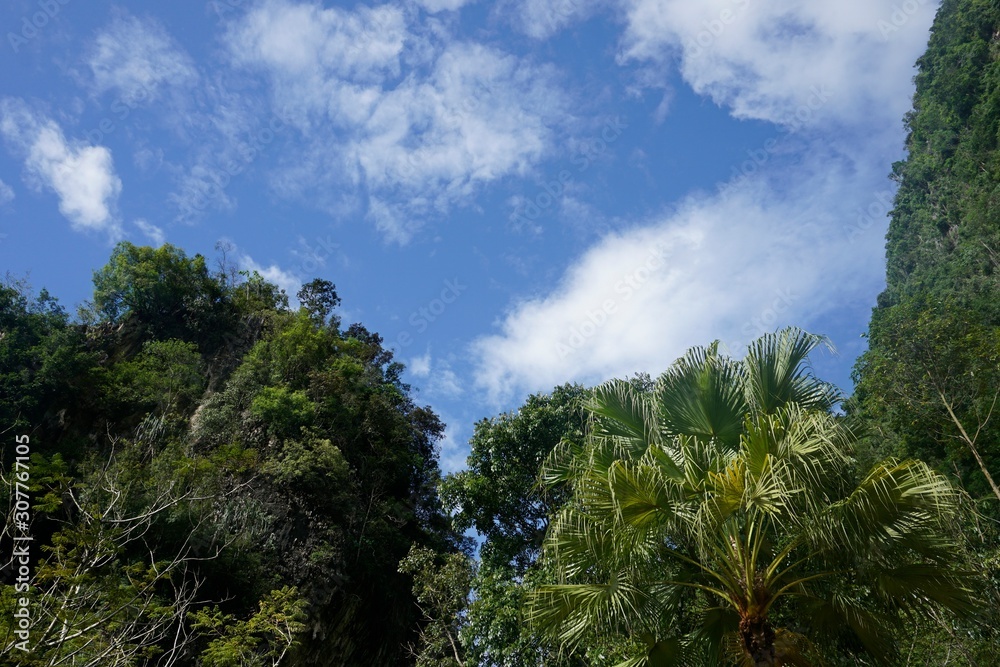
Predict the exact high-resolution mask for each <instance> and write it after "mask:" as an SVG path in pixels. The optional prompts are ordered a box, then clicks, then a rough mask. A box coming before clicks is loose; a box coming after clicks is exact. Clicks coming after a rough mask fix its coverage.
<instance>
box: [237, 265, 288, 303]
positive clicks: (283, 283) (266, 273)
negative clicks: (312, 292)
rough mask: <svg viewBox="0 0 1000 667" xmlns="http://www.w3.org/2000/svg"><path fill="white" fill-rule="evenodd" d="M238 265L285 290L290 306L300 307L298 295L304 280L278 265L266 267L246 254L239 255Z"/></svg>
mask: <svg viewBox="0 0 1000 667" xmlns="http://www.w3.org/2000/svg"><path fill="white" fill-rule="evenodd" d="M237 263H238V264H239V265H240V266H242V267H243V268H244V269H246V270H247V271H256V272H257V273H259V274H260V275H261V277H262V278H263V279H264V280H266V281H267V282H269V283H272V284H274V285H277V286H278V287H280V288H281V289H283V290H284V291H285V294H287V295H288V302H289V304H291V306H292V307H293V308H296V307H298V305H299V300H298V297H296V294H298V293H299V290H300V289H301V288H302V280H301V279H300V278H299V277H298V276H297V275H295V274H294V273H293V272H291V271H287V270H285V269H282V268H281V267H280V266H278V265H277V264H269V265H267V266H264V265H263V264H260V263H258V262H257V261H255V260H254V258H253V257H251V256H250V255H247V254H245V253H240V254H239V255H238V257H237Z"/></svg>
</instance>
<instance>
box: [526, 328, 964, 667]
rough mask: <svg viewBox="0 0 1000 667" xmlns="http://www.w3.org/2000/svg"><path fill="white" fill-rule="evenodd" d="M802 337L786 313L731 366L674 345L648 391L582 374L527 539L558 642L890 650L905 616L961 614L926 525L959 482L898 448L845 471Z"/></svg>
mask: <svg viewBox="0 0 1000 667" xmlns="http://www.w3.org/2000/svg"><path fill="white" fill-rule="evenodd" d="M820 342H821V339H820V338H818V337H816V336H812V335H809V334H806V333H804V332H801V331H799V330H795V329H787V330H784V331H781V332H779V333H777V334H771V335H767V336H764V337H762V338H760V339H758V340H757V341H755V342H754V343H752V344H751V345H750V348H749V351H748V353H747V355H746V357H745V358H744V359H743V360H742V361H740V362H736V361H732V360H730V359H728V358H725V357H722V356H720V355H719V354H718V352H717V347H716V345H712V346H710V347H709V348H695V349H692V350H690V351H689V352H688V353H687V354H686V355H685V356H684V357H682V358H681V359H679V360H678V361H677V362H676V363H675V364H674V365H673V366H672V367H671V368H670V369H669V370H667V371H666V372H665V373H664V374H663V375H662V376H661V377H660V378H659V380H658V381H657V383H656V386H655V388H654V390H653V391H652V392H643V391H641V390H638V389H636V388H635V387H634V386H633V385H631V384H629V383H626V382H623V381H612V382H609V383H607V384H605V385H602V386H601V387H599V388H597V389H596V390H595V392H594V397H593V399H592V400H591V402H590V404H589V406H588V407H589V409H590V411H591V412H592V414H593V415H594V420H593V422H592V427H591V431H590V434H589V437H588V439H587V441H586V443H584V444H583V445H579V446H574V445H572V444H569V443H567V444H565V445H563V446H561V447H560V448H559V450H557V451H556V452H555V453H554V454H553V456H552V457H551V459H550V460H549V461H548V462H547V463H546V467H545V470H544V472H543V477H544V479H545V480H546V481H547V483H550V484H559V483H569V484H570V486H571V489H572V492H573V495H572V499H571V501H570V502H569V503H568V504H567V505H566V506H565V507H564V509H563V510H562V511H561V512H560V513H559V515H558V517H557V518H556V519H555V521H554V523H553V525H552V527H551V528H550V530H549V533H548V535H547V537H546V543H545V556H546V559H547V560H548V561H549V562H551V563H552V564H553V565H554V567H555V568H556V569H557V572H558V574H559V575H560V577H561V578H562V583H559V584H555V585H543V586H540V587H538V588H536V589H535V590H534V591H533V593H532V595H531V599H530V618H531V619H532V621H533V622H534V623H536V624H538V625H539V626H540V627H541V628H544V629H547V630H549V631H551V632H554V633H555V634H556V635H557V636H558V637H559V639H560V640H561V641H562V642H563V643H564V644H567V645H570V646H572V645H575V644H578V643H580V642H581V641H583V640H584V639H585V638H586V637H587V635H588V633H591V632H594V631H595V629H596V630H598V631H599V632H601V633H606V632H614V631H617V632H621V633H626V634H628V635H629V636H631V637H633V638H635V639H641V640H642V641H643V642H644V643H645V648H644V649H643V650H642V651H641V653H640V654H639V655H636V656H635V657H633V658H632V659H630V660H628V661H625V662H623V663H622V665H635V666H638V665H650V666H654V667H658V666H660V665H675V664H676V665H681V664H684V665H687V664H705V665H719V664H745V665H757V666H765V665H781V664H796V665H811V664H822V661H823V657H824V656H826V655H829V651H830V650H831V648H830V647H836V648H837V651H836V653H840V654H849V653H857V654H861V655H867V656H869V657H871V658H872V659H874V660H875V661H877V662H879V663H880V664H888V663H889V662H890V661H891V659H892V658H893V657H894V656H895V655H896V645H895V640H894V638H895V635H896V633H898V631H899V629H900V627H901V626H902V625H903V619H904V618H909V617H920V616H922V615H923V616H926V615H927V614H929V613H930V610H933V609H935V608H937V607H941V608H945V609H949V610H951V611H953V612H956V613H959V614H966V615H971V614H972V613H974V611H975V609H976V602H977V600H976V597H975V595H974V593H973V590H974V586H975V583H974V579H973V577H972V575H970V574H969V573H966V572H963V571H960V570H957V569H956V568H954V567H953V566H951V565H950V563H951V560H952V558H953V557H954V555H955V553H956V552H959V551H960V550H961V547H960V545H959V544H958V543H957V542H956V541H955V540H954V539H952V537H951V536H950V535H949V534H948V533H947V531H946V530H945V528H944V524H945V522H946V521H947V520H948V518H949V517H951V516H953V515H954V514H955V513H956V512H957V511H958V507H959V495H958V493H957V492H956V491H955V489H954V488H953V487H952V486H951V485H950V484H949V483H948V481H947V480H946V479H945V478H944V477H942V476H941V475H938V474H937V473H935V472H933V471H932V470H931V469H930V468H929V467H928V466H927V465H926V464H923V463H921V462H919V461H914V460H894V459H889V460H886V461H883V462H881V463H880V464H878V465H876V466H875V467H874V468H872V469H871V470H870V471H869V472H868V473H867V474H866V475H864V476H863V478H862V479H861V480H860V482H857V481H856V480H855V479H854V478H853V470H852V459H851V457H850V452H851V449H850V447H851V442H852V436H851V434H850V433H849V432H848V431H846V429H845V428H844V427H843V425H842V424H841V422H840V421H839V420H838V419H837V418H836V417H834V416H833V415H831V414H830V411H829V409H830V407H831V405H832V404H833V403H834V401H835V400H836V398H837V394H836V392H835V390H834V389H833V388H832V387H830V386H829V385H827V384H825V383H823V382H820V381H819V380H817V379H816V378H814V377H813V376H811V375H810V374H809V373H808V371H807V369H806V366H805V363H806V360H807V355H808V353H809V352H810V351H811V350H812V349H813V348H814V347H815V346H816V345H818V344H819V343H820Z"/></svg>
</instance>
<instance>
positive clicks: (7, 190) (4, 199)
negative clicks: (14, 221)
mask: <svg viewBox="0 0 1000 667" xmlns="http://www.w3.org/2000/svg"><path fill="white" fill-rule="evenodd" d="M14 196H15V195H14V190H13V188H11V187H10V186H9V185H7V184H6V183H4V182H3V181H2V180H0V206H3V205H5V204H9V203H11V202H12V201H14Z"/></svg>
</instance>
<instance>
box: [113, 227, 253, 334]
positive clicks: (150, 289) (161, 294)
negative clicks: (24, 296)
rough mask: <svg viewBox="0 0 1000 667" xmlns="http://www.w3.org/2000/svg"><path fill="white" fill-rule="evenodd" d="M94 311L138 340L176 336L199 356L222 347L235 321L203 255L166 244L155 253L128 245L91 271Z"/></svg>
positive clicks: (221, 287) (153, 250) (222, 289)
mask: <svg viewBox="0 0 1000 667" xmlns="http://www.w3.org/2000/svg"><path fill="white" fill-rule="evenodd" d="M247 284H248V285H249V282H248V283H247ZM93 308H94V310H95V315H97V316H98V318H100V319H103V320H104V321H106V322H108V323H110V324H123V325H125V324H127V325H128V328H129V332H131V333H132V334H133V335H135V336H137V337H138V338H139V339H140V340H145V339H147V338H154V339H158V340H165V339H169V338H176V339H179V340H184V341H188V342H193V343H196V344H197V345H198V346H199V349H201V350H202V351H203V352H207V351H209V350H214V349H216V348H217V347H218V346H219V344H221V342H222V337H223V335H224V333H225V331H228V330H231V329H232V328H233V325H234V317H235V311H234V310H233V308H232V306H231V303H230V301H229V300H228V299H227V298H226V288H225V284H224V283H223V282H222V280H221V278H220V277H217V276H213V275H212V274H211V273H210V272H209V270H208V267H207V266H206V263H205V258H204V257H202V256H201V255H195V256H194V257H190V258H189V257H188V256H187V255H185V254H184V252H183V251H182V250H180V249H179V248H176V247H174V246H172V245H170V244H164V245H163V246H161V247H160V248H156V249H154V248H150V247H148V246H136V245H133V244H131V243H129V242H128V241H122V242H121V243H119V244H118V245H117V246H115V249H114V251H113V252H112V253H111V259H110V261H109V262H108V264H107V265H106V266H104V268H102V269H100V270H99V271H95V272H94V303H93Z"/></svg>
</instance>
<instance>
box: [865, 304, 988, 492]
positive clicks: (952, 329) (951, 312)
mask: <svg viewBox="0 0 1000 667" xmlns="http://www.w3.org/2000/svg"><path fill="white" fill-rule="evenodd" d="M979 319H980V318H979V317H978V316H977V315H976V313H974V312H970V311H968V310H966V309H963V308H959V307H956V306H955V305H953V304H950V303H923V302H921V301H920V300H916V299H911V300H907V301H906V302H904V303H902V304H899V305H896V306H893V307H892V308H885V309H882V310H880V311H878V312H876V313H875V314H874V315H873V317H872V324H871V338H870V340H871V347H870V349H869V350H868V351H867V352H866V353H865V354H864V356H863V357H862V358H861V359H860V360H859V361H858V366H857V369H856V371H855V378H856V380H857V384H858V387H857V392H856V394H855V397H854V400H853V403H852V405H853V406H854V407H855V409H856V410H857V409H860V413H861V415H862V416H863V417H865V418H866V419H867V420H868V422H869V424H870V427H871V428H872V430H877V432H878V433H879V435H880V437H881V439H882V441H883V443H885V444H886V445H888V446H889V447H891V448H892V450H891V451H890V453H892V454H895V455H904V456H918V457H920V458H923V459H926V460H928V461H929V462H931V463H934V464H937V465H939V466H940V467H941V468H942V469H944V470H954V471H956V472H958V473H959V475H960V479H961V480H962V482H963V483H964V485H965V487H966V488H967V489H968V490H969V491H970V492H971V493H973V494H974V495H976V496H981V495H984V494H988V493H992V494H993V496H994V498H996V499H997V500H1000V487H998V482H997V480H996V477H997V476H998V475H1000V428H998V424H1000V413H997V415H996V418H994V412H995V409H996V408H997V407H998V405H997V403H998V398H1000V330H998V329H997V328H995V327H989V326H984V325H983V324H981V323H980V322H979V321H978V320H979Z"/></svg>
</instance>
